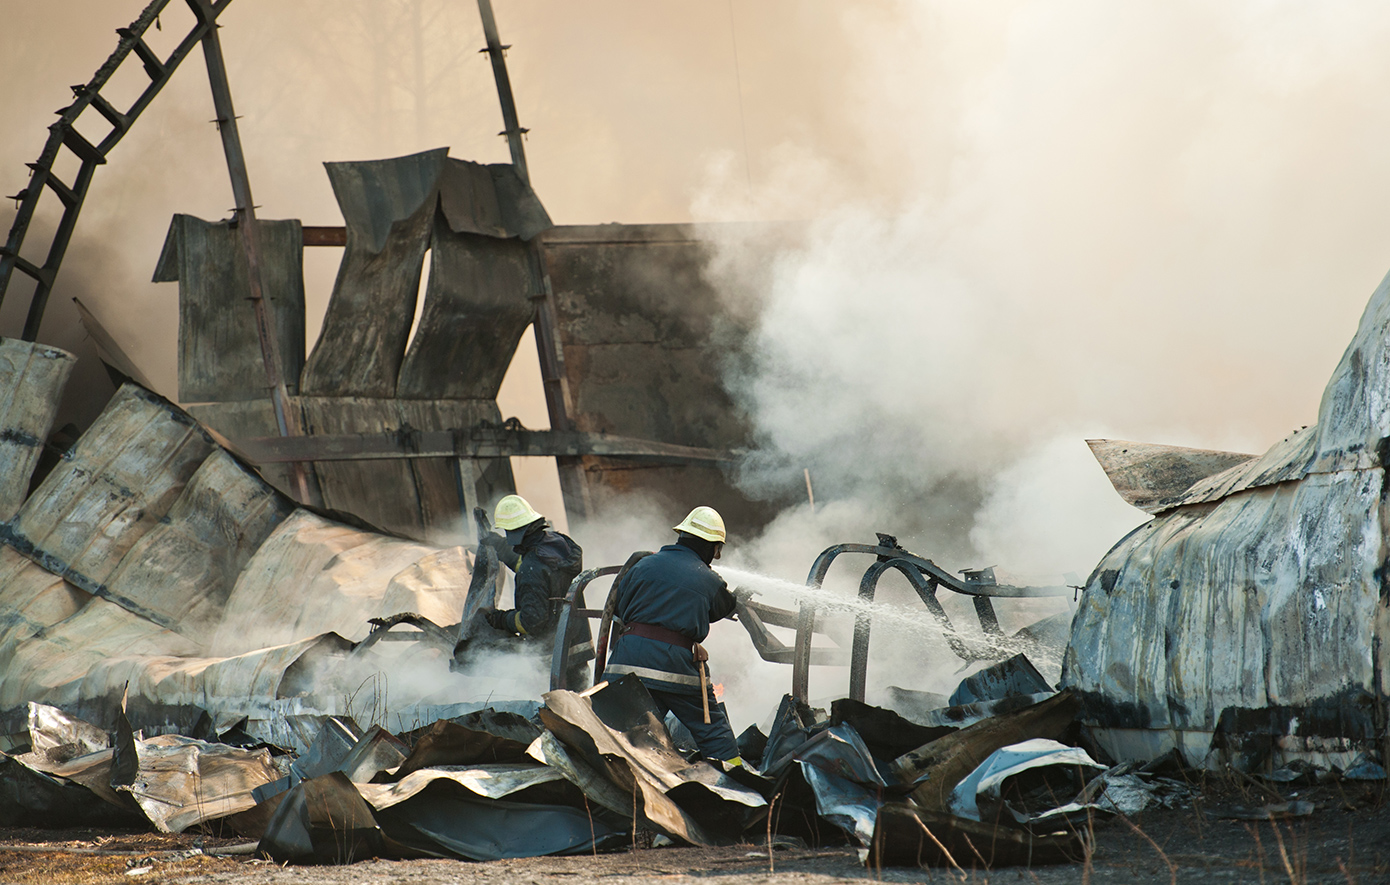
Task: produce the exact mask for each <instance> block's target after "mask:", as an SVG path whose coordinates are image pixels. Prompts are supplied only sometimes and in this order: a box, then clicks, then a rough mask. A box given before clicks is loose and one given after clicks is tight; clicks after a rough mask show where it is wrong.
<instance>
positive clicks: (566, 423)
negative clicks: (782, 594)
mask: <svg viewBox="0 0 1390 885" xmlns="http://www.w3.org/2000/svg"><path fill="white" fill-rule="evenodd" d="M478 14H479V16H480V17H481V18H482V20H483V36H484V37H485V38H486V40H487V48H486V49H485V50H484V51H485V52H487V54H488V57H489V58H490V59H491V61H492V76H493V79H495V80H496V81H497V100H498V102H500V103H501V105H502V123H503V125H504V126H505V127H506V128H505V129H503V131H502V133H500V134H503V135H506V136H507V146H508V147H509V148H511V152H512V165H513V166H514V167H515V168H516V173H517V175H519V176H521V180H522V181H523V182H525V183H526V184H527V186H530V184H531V173H530V171H529V170H528V169H527V167H526V148H525V147H524V146H523V144H522V141H521V136H522V135H524V134H525V133H526V132H527V131H528V130H526V129H523V128H522V127H521V123H520V122H519V121H518V119H517V114H516V100H515V98H514V97H513V96H512V81H511V78H510V77H508V75H507V59H506V56H505V54H504V53H505V51H506V50H507V49H508V47H507V46H504V45H502V39H501V38H500V37H499V36H498V34H497V20H496V19H495V18H493V15H492V0H478ZM530 246H531V255H532V258H533V260H534V261H535V266H536V272H537V274H538V276H539V279H540V281H541V291H540V292H537V293H534V294H533V295H532V296H531V298H532V300H533V301H535V303H536V314H535V320H534V325H535V330H536V353H537V355H538V356H539V357H540V363H541V384H542V386H543V388H544V391H545V406H546V411H547V412H548V413H549V415H550V428H551V429H552V430H573V429H574V425H573V424H572V423H571V421H570V414H571V412H572V411H573V401H572V400H571V398H570V391H569V382H568V380H567V379H566V376H565V358H564V350H563V348H562V346H561V344H560V332H559V323H558V320H557V318H556V317H557V314H556V309H555V292H554V290H553V289H552V287H551V285H550V273H549V271H548V270H547V268H546V261H545V251H544V249H543V248H542V247H541V241H540V237H539V236H537V237H536V238H534V239H532V240H531V243H530ZM555 466H556V468H557V470H558V472H559V475H560V491H561V492H562V494H563V496H564V499H565V509H566V511H568V512H569V514H570V515H571V516H575V517H579V518H581V519H582V518H584V517H587V516H588V515H589V511H590V502H589V487H588V484H587V483H586V482H585V481H584V465H583V461H582V460H581V459H579V458H556V459H555Z"/></svg>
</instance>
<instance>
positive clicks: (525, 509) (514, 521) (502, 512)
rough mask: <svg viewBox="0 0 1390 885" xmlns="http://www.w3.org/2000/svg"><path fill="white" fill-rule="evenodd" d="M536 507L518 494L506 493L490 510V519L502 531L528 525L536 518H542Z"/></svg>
mask: <svg viewBox="0 0 1390 885" xmlns="http://www.w3.org/2000/svg"><path fill="white" fill-rule="evenodd" d="M543 518H544V517H542V516H541V515H540V514H539V513H537V512H536V508H534V507H532V506H531V504H530V503H529V502H528V501H527V500H526V499H525V498H523V497H521V496H520V495H508V496H507V497H505V498H503V499H502V500H500V501H498V502H497V508H496V509H495V510H493V512H492V521H493V523H494V524H496V526H497V527H498V528H499V529H501V530H502V531H504V532H509V531H512V530H513V529H519V528H521V527H522V526H528V525H530V524H531V523H533V522H535V521H536V520H538V519H543Z"/></svg>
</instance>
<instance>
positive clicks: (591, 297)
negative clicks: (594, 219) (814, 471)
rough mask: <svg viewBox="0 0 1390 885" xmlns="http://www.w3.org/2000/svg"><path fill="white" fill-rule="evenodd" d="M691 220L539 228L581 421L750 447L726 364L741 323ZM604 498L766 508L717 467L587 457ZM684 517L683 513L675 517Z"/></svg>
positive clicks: (748, 513)
mask: <svg viewBox="0 0 1390 885" xmlns="http://www.w3.org/2000/svg"><path fill="white" fill-rule="evenodd" d="M710 236H713V233H712V232H710V231H703V232H702V230H701V228H699V227H697V226H693V225H616V224H615V225H596V226H592V227H558V228H554V229H552V230H550V231H548V232H547V233H545V234H544V235H543V236H542V242H543V243H544V245H545V255H546V264H547V268H548V270H549V273H550V278H551V282H552V285H553V287H554V290H555V305H556V312H557V321H558V324H559V334H560V339H561V343H562V345H563V349H564V362H565V373H566V375H567V376H568V381H569V388H570V391H571V393H572V395H573V398H574V413H573V414H572V415H571V416H570V417H571V419H572V420H573V422H574V425H575V427H576V429H578V430H582V431H588V432H592V433H611V434H618V435H622V436H628V437H633V438H637V439H649V440H655V441H658V442H664V443H675V444H678V445H686V446H698V447H704V448H710V449H717V450H724V451H727V450H730V449H737V448H740V447H743V446H746V445H747V440H748V427H747V424H746V423H745V421H744V418H743V416H742V414H741V413H740V410H739V409H738V407H737V406H736V405H735V404H734V403H733V402H732V400H731V399H730V398H729V394H728V392H727V390H726V389H725V386H724V378H723V372H724V370H725V368H726V366H727V364H728V358H729V355H730V354H736V353H740V352H742V351H743V348H744V335H745V332H744V330H743V329H742V328H741V327H740V326H739V325H738V324H737V323H736V322H732V321H731V320H730V314H729V311H728V309H727V306H726V305H724V304H722V303H721V302H720V299H719V294H718V292H717V291H716V290H715V288H714V286H713V285H712V284H711V283H710V282H709V280H708V279H707V278H706V276H705V267H706V265H707V263H708V261H709V258H710V254H711V253H710V246H709V239H708V237H710ZM584 466H585V474H586V477H587V480H588V483H589V486H590V489H591V491H592V493H593V495H594V497H595V501H596V505H597V506H598V507H600V508H601V507H602V506H603V503H604V499H605V497H606V496H609V495H612V494H613V493H621V492H628V491H639V490H640V491H643V492H647V493H649V494H652V495H654V496H655V497H657V498H659V499H665V500H667V501H668V502H670V505H671V507H672V508H673V510H672V512H673V513H674V512H675V510H681V509H683V508H687V507H688V506H689V502H691V501H700V502H703V503H706V504H709V505H711V506H714V507H716V508H717V509H719V511H720V512H721V513H724V514H726V516H732V517H733V518H735V519H738V520H739V521H740V522H741V523H743V524H745V525H747V524H759V523H761V522H763V521H764V520H765V518H767V517H768V516H770V511H766V508H765V507H763V506H761V505H758V504H754V503H752V502H750V501H749V500H748V499H747V498H745V497H744V496H743V495H742V494H741V493H739V492H738V491H737V490H735V489H734V488H733V487H732V484H731V483H730V482H729V481H728V479H727V478H726V477H725V476H724V474H723V472H722V471H721V470H720V469H719V468H718V467H714V466H695V465H689V466H669V465H652V464H637V463H634V462H631V461H622V460H617V459H604V458H593V457H590V458H585V459H584ZM677 515H679V514H677Z"/></svg>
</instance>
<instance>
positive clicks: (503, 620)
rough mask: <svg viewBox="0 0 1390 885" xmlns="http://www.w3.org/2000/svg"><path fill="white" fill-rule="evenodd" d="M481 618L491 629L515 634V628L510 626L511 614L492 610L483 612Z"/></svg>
mask: <svg viewBox="0 0 1390 885" xmlns="http://www.w3.org/2000/svg"><path fill="white" fill-rule="evenodd" d="M483 617H484V618H485V619H486V620H487V624H488V626H489V627H492V628H493V629H494V630H501V631H502V632H504V633H515V632H516V630H515V628H513V626H512V613H511V612H500V611H498V610H497V609H495V608H494V609H492V610H491V611H487V612H484V613H483Z"/></svg>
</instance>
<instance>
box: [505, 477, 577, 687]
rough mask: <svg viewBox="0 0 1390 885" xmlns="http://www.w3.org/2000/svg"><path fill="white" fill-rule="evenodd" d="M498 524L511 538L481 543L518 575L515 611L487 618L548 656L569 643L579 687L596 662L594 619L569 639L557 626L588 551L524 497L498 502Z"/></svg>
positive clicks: (573, 682) (572, 675)
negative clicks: (555, 529)
mask: <svg viewBox="0 0 1390 885" xmlns="http://www.w3.org/2000/svg"><path fill="white" fill-rule="evenodd" d="M493 523H494V525H496V527H497V528H499V529H501V530H502V531H503V532H505V534H503V535H499V534H497V533H496V532H490V533H488V534H486V535H484V536H483V539H482V542H481V543H483V544H486V545H488V546H490V547H491V548H492V549H493V550H494V551H495V552H496V553H497V559H498V561H499V562H501V563H502V564H503V565H505V566H507V567H508V568H510V569H511V570H512V571H514V572H515V573H516V592H515V594H514V597H513V602H514V605H515V608H512V609H508V610H506V611H499V610H498V609H495V608H489V609H486V610H485V611H484V614H483V617H484V618H485V619H486V620H487V623H488V625H489V626H491V627H492V628H493V629H495V630H498V631H500V632H501V633H502V634H504V635H506V636H510V637H515V638H519V639H524V640H526V641H528V642H534V643H536V644H537V645H538V646H539V647H538V648H537V651H539V652H541V653H542V654H544V655H547V656H549V655H550V654H552V653H553V647H554V644H555V643H556V642H560V641H564V642H567V643H569V647H570V649H569V650H570V653H569V669H568V670H567V671H566V679H567V681H568V684H569V685H570V686H571V687H574V686H579V685H580V684H581V683H582V682H584V681H585V677H586V676H587V672H586V670H587V665H588V662H589V661H591V660H593V658H594V644H593V641H592V637H591V635H590V633H589V624H588V620H587V619H586V618H574V619H573V620H571V621H570V627H569V635H568V636H566V637H563V638H560V637H556V636H555V623H556V620H557V615H558V614H559V611H560V608H561V603H562V601H563V600H564V598H565V594H566V593H568V592H569V588H570V582H572V581H573V580H574V579H575V577H577V576H578V575H579V573H580V572H581V571H583V569H584V551H583V550H582V549H580V547H579V545H578V544H576V543H575V542H574V539H573V538H571V537H569V536H568V535H563V534H561V533H559V532H553V531H550V523H548V522H547V521H546V519H545V517H544V516H541V515H540V514H539V513H537V512H536V510H535V509H534V508H533V507H532V506H531V505H530V503H528V502H527V500H526V499H525V498H523V497H521V496H520V495H507V496H506V497H505V498H503V499H502V500H500V501H498V502H497V508H496V510H495V511H494V512H493ZM575 605H576V606H578V607H581V608H582V607H583V605H584V601H583V600H582V599H576V600H575ZM494 645H495V643H494ZM547 660H548V657H547Z"/></svg>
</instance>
